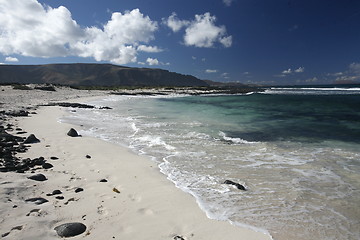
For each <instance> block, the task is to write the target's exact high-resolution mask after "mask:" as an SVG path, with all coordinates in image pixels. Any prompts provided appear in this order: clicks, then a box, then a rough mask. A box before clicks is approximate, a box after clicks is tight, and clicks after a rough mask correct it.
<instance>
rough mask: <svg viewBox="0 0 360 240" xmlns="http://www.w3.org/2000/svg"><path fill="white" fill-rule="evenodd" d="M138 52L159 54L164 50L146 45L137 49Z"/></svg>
mask: <svg viewBox="0 0 360 240" xmlns="http://www.w3.org/2000/svg"><path fill="white" fill-rule="evenodd" d="M137 50H138V51H142V52H148V53H158V52H162V51H164V50H162V49H161V48H158V47H156V46H154V47H153V46H146V45H140V46H138V48H137Z"/></svg>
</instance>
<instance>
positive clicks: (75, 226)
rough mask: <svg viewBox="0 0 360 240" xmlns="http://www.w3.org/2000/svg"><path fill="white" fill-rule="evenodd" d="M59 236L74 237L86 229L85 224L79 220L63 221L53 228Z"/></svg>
mask: <svg viewBox="0 0 360 240" xmlns="http://www.w3.org/2000/svg"><path fill="white" fill-rule="evenodd" d="M54 230H55V231H56V233H57V234H58V235H59V236H60V237H74V236H77V235H79V234H82V233H83V232H85V231H86V226H85V225H84V224H82V223H79V222H74V223H64V224H61V225H59V226H57V227H55V228H54Z"/></svg>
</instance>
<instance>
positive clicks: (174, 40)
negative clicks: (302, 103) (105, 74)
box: [0, 0, 360, 85]
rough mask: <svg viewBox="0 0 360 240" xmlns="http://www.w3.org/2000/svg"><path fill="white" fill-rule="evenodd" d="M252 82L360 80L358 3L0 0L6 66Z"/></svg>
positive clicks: (0, 51)
mask: <svg viewBox="0 0 360 240" xmlns="http://www.w3.org/2000/svg"><path fill="white" fill-rule="evenodd" d="M77 62H84V63H112V64H118V65H125V66H130V67H151V68H162V69H167V70H170V71H174V72H179V73H183V74H191V75H194V76H196V77H198V78H200V79H210V80H214V81H239V82H242V83H254V84H271V85H274V84H282V85H283V84H323V83H334V82H349V81H355V82H360V1H358V0H191V1H190V0H181V1H180V0H101V1H98V0H0V63H2V64H47V63H77Z"/></svg>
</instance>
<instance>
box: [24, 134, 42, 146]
mask: <svg viewBox="0 0 360 240" xmlns="http://www.w3.org/2000/svg"><path fill="white" fill-rule="evenodd" d="M38 142H40V140H39V139H37V138H36V137H35V135H34V134H30V136H28V137H27V138H26V139H25V141H24V143H27V144H28V143H38Z"/></svg>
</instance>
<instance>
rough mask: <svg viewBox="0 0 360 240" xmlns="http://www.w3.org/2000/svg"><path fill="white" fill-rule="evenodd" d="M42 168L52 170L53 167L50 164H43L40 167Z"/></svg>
mask: <svg viewBox="0 0 360 240" xmlns="http://www.w3.org/2000/svg"><path fill="white" fill-rule="evenodd" d="M41 166H42V168H43V169H49V168H52V167H54V166H53V165H52V164H50V163H47V162H46V163H43V165H41Z"/></svg>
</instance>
